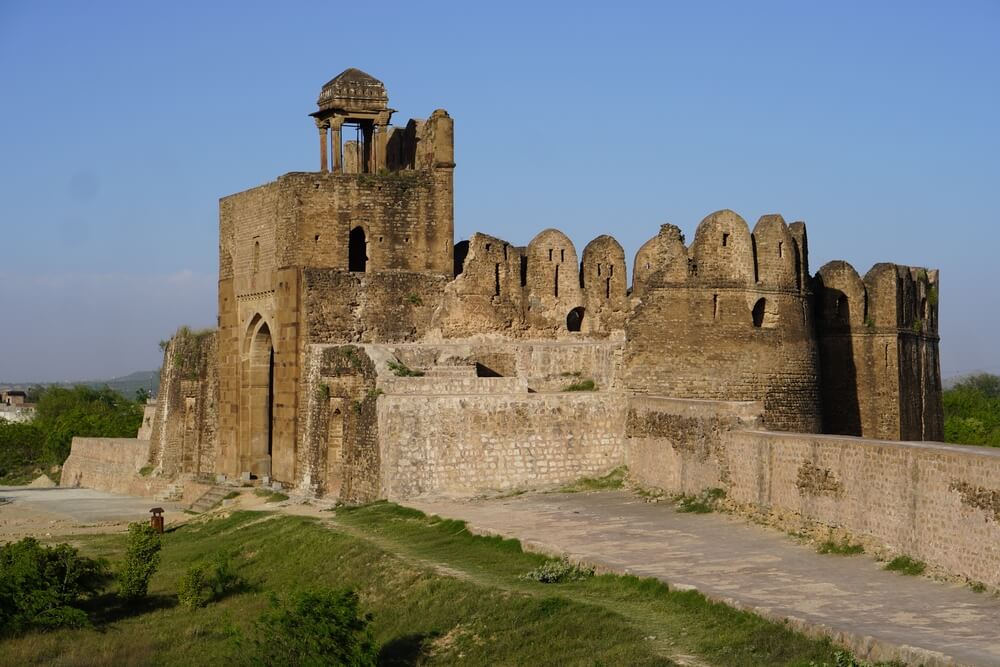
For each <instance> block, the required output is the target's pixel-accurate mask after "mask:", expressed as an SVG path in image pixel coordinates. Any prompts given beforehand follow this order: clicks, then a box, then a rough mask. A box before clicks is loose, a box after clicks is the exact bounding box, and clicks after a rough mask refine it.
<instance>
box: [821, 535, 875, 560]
mask: <svg viewBox="0 0 1000 667" xmlns="http://www.w3.org/2000/svg"><path fill="white" fill-rule="evenodd" d="M816 551H818V552H819V553H821V554H836V555H838V556H854V555H856V554H863V553H864V552H865V548H864V547H863V546H862V545H860V544H851V543H850V542H849V541H848V540H847V538H844V539H843V540H841V541H840V542H834V541H832V540H827V541H826V542H823V543H822V544H821V545H819V548H817V549H816Z"/></svg>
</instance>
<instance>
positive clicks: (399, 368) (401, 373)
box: [386, 359, 424, 378]
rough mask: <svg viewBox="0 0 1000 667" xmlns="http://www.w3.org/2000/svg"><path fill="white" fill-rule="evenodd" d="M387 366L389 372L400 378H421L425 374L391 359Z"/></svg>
mask: <svg viewBox="0 0 1000 667" xmlns="http://www.w3.org/2000/svg"><path fill="white" fill-rule="evenodd" d="M386 365H387V366H389V370H390V371H392V372H393V374H394V375H396V376H398V377H404V378H405V377H421V376H422V375H423V374H424V372H423V371H418V370H414V369H412V368H410V367H409V366H407V365H406V364H404V363H403V362H402V361H395V360H393V359H390V360H389V361H388V362H386Z"/></svg>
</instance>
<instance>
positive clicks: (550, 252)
mask: <svg viewBox="0 0 1000 667" xmlns="http://www.w3.org/2000/svg"><path fill="white" fill-rule="evenodd" d="M549 261H550V262H551V261H552V248H549Z"/></svg>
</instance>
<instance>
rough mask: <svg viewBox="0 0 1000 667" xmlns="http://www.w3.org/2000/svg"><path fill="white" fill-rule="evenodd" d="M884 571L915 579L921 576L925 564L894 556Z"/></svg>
mask: <svg viewBox="0 0 1000 667" xmlns="http://www.w3.org/2000/svg"><path fill="white" fill-rule="evenodd" d="M885 569H887V570H891V571H893V572H899V573H900V574H906V575H909V576H911V577H915V576H917V575H918V574H923V573H924V570H925V569H927V564H926V563H924V562H923V561H919V560H917V559H915V558H911V557H909V556H906V555H903V556H896V557H895V558H893V559H892V560H891V561H889V562H888V564H886V566H885Z"/></svg>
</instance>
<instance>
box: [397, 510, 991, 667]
mask: <svg viewBox="0 0 1000 667" xmlns="http://www.w3.org/2000/svg"><path fill="white" fill-rule="evenodd" d="M406 504H407V505H409V506H410V507H415V508H417V509H419V510H421V511H423V512H426V513H428V514H437V515H440V516H443V517H447V518H452V519H463V520H465V521H467V522H468V524H469V526H470V528H471V529H473V530H474V531H475V532H480V533H487V534H499V535H503V536H506V537H516V538H518V539H520V540H521V542H522V544H523V545H524V547H525V548H526V549H530V550H533V551H541V552H545V553H552V554H565V555H567V556H569V557H570V558H572V559H579V560H583V561H585V562H587V563H590V564H592V565H595V566H597V567H599V568H607V569H609V570H612V571H616V572H623V573H630V574H635V575H639V576H649V577H656V578H658V579H660V580H662V581H665V582H667V583H668V584H669V585H670V586H672V587H675V588H680V587H685V586H688V587H693V588H696V589H697V590H699V591H701V592H702V593H704V594H705V595H707V596H709V597H710V598H713V599H717V600H723V601H725V602H727V603H728V604H731V605H733V606H737V607H742V608H746V609H751V610H753V611H755V612H757V613H760V614H762V615H764V616H767V617H769V618H774V619H782V618H788V619H790V620H791V622H792V623H793V625H795V626H796V627H798V628H799V629H801V630H803V631H805V632H807V633H809V634H814V633H822V634H823V635H826V636H830V637H832V638H834V639H835V640H836V641H837V642H838V643H840V644H842V645H845V646H848V647H850V648H851V650H852V651H853V652H854V653H855V654H857V655H858V656H859V657H862V658H867V659H869V660H875V659H877V660H889V659H896V660H901V661H904V662H907V663H909V664H921V663H922V664H924V665H926V666H927V667H931V666H932V665H952V664H958V665H971V666H975V667H996V666H1000V599H998V598H997V597H995V596H992V595H988V594H982V593H975V592H973V591H972V590H970V589H969V588H967V587H964V586H959V585H957V584H944V583H939V582H935V581H931V580H928V579H925V578H921V577H907V576H902V575H899V574H895V573H893V572H887V571H885V570H883V569H882V567H881V565H880V564H879V563H877V562H876V561H875V560H873V559H872V558H869V557H867V556H834V555H820V554H817V553H816V552H815V550H814V549H813V548H811V547H809V546H807V545H802V544H799V543H798V542H796V541H795V540H794V539H792V538H790V537H787V536H785V535H783V534H782V533H780V532H777V531H775V530H772V529H768V528H763V527H760V526H756V525H753V524H749V523H747V522H745V521H743V520H741V519H738V518H735V517H731V516H727V515H721V514H700V515H699V514H682V513H678V512H676V511H674V510H673V508H672V507H671V506H669V505H665V504H650V503H646V502H644V501H643V500H642V499H640V498H637V497H636V496H633V495H631V494H629V493H626V492H622V491H613V492H601V493H578V494H540V495H525V496H518V497H514V498H505V499H499V500H483V501H454V500H440V499H433V500H419V501H409V502H407V503H406Z"/></svg>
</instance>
